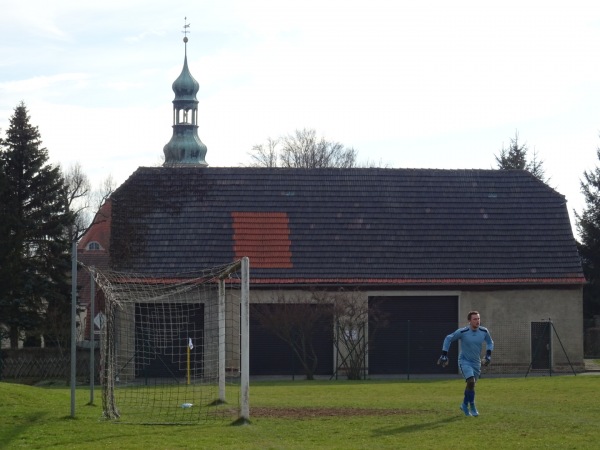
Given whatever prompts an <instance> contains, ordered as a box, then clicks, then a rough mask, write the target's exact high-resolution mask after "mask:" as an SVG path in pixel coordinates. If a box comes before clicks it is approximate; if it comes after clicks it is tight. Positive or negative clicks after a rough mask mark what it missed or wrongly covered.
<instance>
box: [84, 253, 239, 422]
mask: <svg viewBox="0 0 600 450" xmlns="http://www.w3.org/2000/svg"><path fill="white" fill-rule="evenodd" d="M92 270H93V269H92ZM93 273H94V277H93V279H94V280H95V283H97V284H98V286H99V287H100V289H101V290H102V291H103V292H104V297H105V311H104V320H103V323H102V326H101V332H102V344H101V363H100V374H101V375H100V376H101V383H102V385H103V388H102V406H103V415H104V417H105V418H106V419H118V420H119V421H121V422H131V423H164V424H177V423H199V422H202V421H207V420H218V419H221V420H230V419H231V420H233V421H241V422H244V421H248V420H249V404H248V384H249V381H248V380H249V377H248V369H249V367H248V366H249V363H248V361H249V359H248V350H249V345H248V302H249V292H248V287H249V280H248V274H249V267H248V259H247V258H243V259H242V260H240V261H237V262H234V263H232V264H230V265H227V266H221V267H213V268H211V269H208V270H202V271H199V272H196V273H183V274H170V275H168V276H161V277H152V276H148V275H141V274H134V273H123V272H114V271H98V270H93Z"/></svg>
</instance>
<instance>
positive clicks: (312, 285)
mask: <svg viewBox="0 0 600 450" xmlns="http://www.w3.org/2000/svg"><path fill="white" fill-rule="evenodd" d="M186 45H187V41H186ZM198 89H199V85H198V83H197V81H196V80H194V78H193V77H192V75H191V73H190V71H189V68H188V64H187V49H186V56H185V59H184V66H183V70H182V73H181V75H180V76H179V77H178V78H177V80H176V81H175V82H174V83H173V90H174V92H175V99H174V101H173V137H172V139H171V141H170V142H169V143H167V145H165V147H164V153H165V163H164V164H163V166H162V167H140V168H139V169H138V170H137V171H135V172H134V173H133V174H132V175H131V176H130V177H129V179H128V180H127V181H126V182H125V183H123V184H122V185H121V186H120V187H119V188H118V189H117V190H116V191H115V192H114V194H113V195H112V197H111V208H107V210H106V211H108V213H109V215H110V220H109V221H104V222H103V223H104V225H103V226H106V224H107V223H108V224H110V249H109V254H110V266H111V267H112V268H113V269H115V270H119V271H130V272H136V273H144V274H148V275H152V276H154V277H167V276H169V275H171V274H173V273H180V272H185V271H193V270H197V269H199V268H207V267H213V266H217V265H222V264H227V263H230V262H232V261H234V260H237V259H240V258H242V257H249V259H250V274H251V276H250V291H251V296H250V298H251V304H252V306H253V308H254V309H255V310H256V311H258V309H257V308H260V305H265V304H268V305H270V308H272V309H275V310H276V309H277V308H283V307H284V306H285V305H288V304H289V303H290V302H292V303H298V304H300V303H303V302H308V303H311V302H313V303H314V299H315V298H316V296H318V295H317V294H318V293H329V295H332V296H337V297H340V296H341V297H342V298H343V296H344V295H346V296H348V298H349V299H350V298H351V299H352V301H358V302H359V304H361V305H362V307H363V308H364V309H365V311H367V312H368V313H369V314H370V315H372V316H375V312H377V315H378V316H379V317H383V319H381V322H380V323H379V324H377V323H375V321H374V317H369V319H367V321H366V326H365V327H363V328H360V329H348V328H347V327H345V328H344V327H342V328H340V326H339V323H340V322H339V321H338V318H337V317H336V316H335V314H333V313H331V314H329V316H328V315H327V314H325V315H323V316H322V317H323V318H324V319H323V320H324V323H325V326H324V327H322V328H321V330H324V331H322V332H320V333H316V334H315V335H314V336H313V338H312V339H313V344H314V346H315V351H316V354H317V355H318V365H317V367H316V369H315V373H316V374H317V375H319V374H320V375H329V376H333V375H337V374H339V373H343V372H344V370H347V369H348V367H346V366H347V363H348V362H347V360H346V358H345V356H344V350H343V349H342V346H341V345H340V341H341V340H342V337H344V336H354V337H356V336H361V338H362V339H364V342H367V343H368V345H367V346H366V348H365V352H364V355H363V356H364V358H363V360H362V362H361V365H362V367H361V368H362V370H364V373H365V374H368V375H369V376H377V375H386V374H404V373H408V372H410V373H419V374H431V373H439V372H440V369H439V368H438V367H437V366H436V365H435V361H436V360H437V357H438V356H439V353H440V350H441V345H442V340H443V338H444V337H445V335H446V334H448V333H450V332H452V331H454V329H456V328H457V327H459V326H463V325H466V321H467V320H466V316H467V313H468V311H470V310H478V311H480V313H481V315H482V324H483V325H484V326H486V327H488V328H489V329H490V331H491V333H492V336H493V338H494V340H495V341H496V350H495V352H494V359H493V365H492V369H490V370H497V371H499V372H501V371H505V372H511V371H516V372H519V371H524V370H528V369H532V368H533V369H534V370H535V369H539V368H545V367H548V365H550V366H551V367H552V368H553V370H559V371H560V370H567V369H568V370H571V369H570V368H568V367H569V366H571V367H574V368H575V370H582V369H583V324H582V314H583V312H582V289H583V284H584V282H585V279H584V276H583V271H582V267H581V262H580V258H579V256H578V253H577V249H576V242H575V239H574V236H573V232H572V229H571V224H570V221H569V216H568V211H567V205H566V199H565V197H564V196H563V195H561V194H559V193H558V192H556V191H555V190H553V189H552V188H550V187H549V186H547V185H546V184H544V183H543V182H541V181H539V180H538V179H536V178H535V177H533V176H532V175H531V174H530V173H528V172H526V171H519V170H480V169H465V170H438V169H387V168H386V169H384V168H353V169H337V168H318V169H284V168H248V167H209V166H208V164H207V162H206V160H205V157H206V154H207V148H206V146H205V145H204V144H203V143H202V141H201V140H200V139H199V137H198V122H197V118H198V114H197V113H198V101H197V99H196V93H197V92H198ZM93 229H94V227H92V229H91V231H90V232H93ZM88 241H89V239H88ZM88 241H86V242H88ZM325 297H326V296H325ZM349 301H350V300H349ZM325 303H326V302H325ZM315 307H323V308H325V309H326V305H323V304H319V305H316V306H315ZM330 311H331V310H330ZM250 317H251V319H250V320H251V326H250V374H251V375H281V374H299V373H300V364H299V363H298V361H297V357H295V356H294V355H292V354H291V352H290V350H289V346H288V345H287V344H286V343H285V342H283V341H281V340H279V339H277V338H276V337H275V336H274V335H273V332H272V331H271V330H269V329H268V328H266V327H265V326H263V325H261V323H260V322H259V321H257V320H255V319H253V315H252V308H251V314H250ZM375 329H377V332H375ZM540 339H541V341H540ZM540 342H541V344H540ZM559 344H560V345H559ZM540 349H541V350H540ZM546 349H550V351H546ZM346 350H347V349H346ZM452 351H453V352H454V355H455V354H456V351H457V349H456V348H453V350H452ZM452 361H453V363H452V364H453V365H451V366H450V370H454V371H456V370H457V366H456V358H452ZM494 368H495V369H494Z"/></svg>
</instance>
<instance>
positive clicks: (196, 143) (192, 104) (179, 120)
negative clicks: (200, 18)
mask: <svg viewBox="0 0 600 450" xmlns="http://www.w3.org/2000/svg"><path fill="white" fill-rule="evenodd" d="M186 22H187V17H186V18H185V22H184V25H183V33H184V34H185V37H184V38H183V43H184V46H185V56H184V60H183V69H182V71H181V74H180V75H179V77H177V79H176V80H175V81H174V82H173V92H174V93H175V99H174V100H173V136H172V137H171V140H170V141H169V142H168V143H167V145H165V146H164V148H163V152H164V153H165V162H164V164H163V165H164V166H176V165H199V166H207V165H208V164H207V163H206V161H205V160H204V157H205V156H206V150H207V149H206V145H204V144H203V143H202V141H201V140H200V138H199V137H198V99H197V98H196V94H197V93H198V90H199V89H200V85H199V84H198V82H197V81H196V80H195V79H194V77H193V76H192V74H191V73H190V70H189V68H188V63H187V43H188V38H187V33H189V31H188V28H189V26H190V24H189V23H186Z"/></svg>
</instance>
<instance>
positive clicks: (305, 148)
mask: <svg viewBox="0 0 600 450" xmlns="http://www.w3.org/2000/svg"><path fill="white" fill-rule="evenodd" d="M252 152H254V153H251V154H250V155H251V158H252V160H253V162H252V164H251V165H252V166H253V167H298V168H307V169H314V168H321V167H340V168H350V167H356V165H357V162H356V157H357V151H356V150H355V149H354V148H351V147H350V148H346V147H344V145H342V144H341V143H339V142H333V141H328V140H326V139H325V138H324V137H321V138H318V137H317V132H316V131H315V130H314V129H306V128H304V129H302V130H296V131H295V132H294V133H293V134H289V135H287V136H283V137H281V138H279V139H271V138H268V140H267V144H266V145H255V146H254V147H252Z"/></svg>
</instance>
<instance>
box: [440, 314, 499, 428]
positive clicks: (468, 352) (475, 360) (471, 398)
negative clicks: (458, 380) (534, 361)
mask: <svg viewBox="0 0 600 450" xmlns="http://www.w3.org/2000/svg"><path fill="white" fill-rule="evenodd" d="M467 320H468V321H469V325H468V326H466V327H464V328H459V329H458V330H456V331H455V332H454V333H452V334H449V335H448V336H446V339H444V344H443V345H442V356H440V358H439V359H438V362H437V363H438V365H441V366H442V367H446V366H447V365H448V350H449V349H450V344H452V342H454V341H458V340H460V341H461V346H460V354H459V355H458V366H459V367H460V371H461V373H462V374H463V376H464V377H465V381H466V383H467V386H466V388H465V397H464V400H463V403H462V404H461V405H460V409H461V411H462V412H463V413H464V414H465V416H478V415H479V412H478V411H477V408H476V407H475V383H476V382H477V380H478V379H479V375H480V374H481V363H482V361H481V359H480V355H481V347H482V345H483V343H484V342H485V344H486V352H485V359H484V360H483V365H484V366H487V365H489V364H490V362H491V360H492V350H494V341H492V336H491V335H490V332H489V331H488V330H487V328H485V327H482V326H480V323H481V317H480V315H479V313H478V312H477V311H470V312H469V314H468V316H467ZM469 408H470V409H469Z"/></svg>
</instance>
